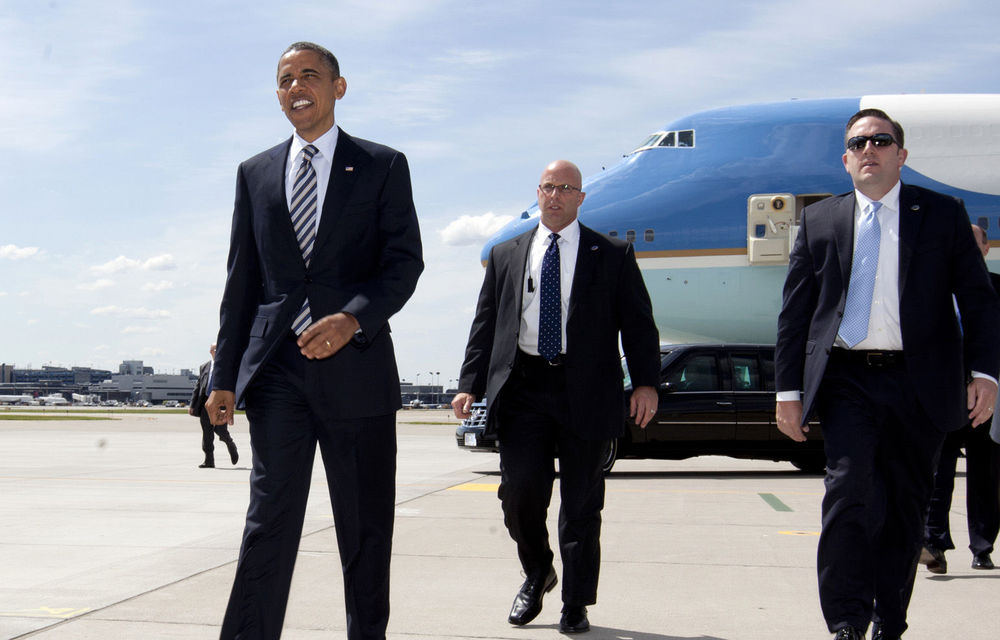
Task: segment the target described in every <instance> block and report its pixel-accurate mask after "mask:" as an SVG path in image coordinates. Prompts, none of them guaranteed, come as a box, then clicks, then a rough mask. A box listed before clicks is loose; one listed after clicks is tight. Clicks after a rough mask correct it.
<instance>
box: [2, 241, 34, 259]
mask: <svg viewBox="0 0 1000 640" xmlns="http://www.w3.org/2000/svg"><path fill="white" fill-rule="evenodd" d="M37 254H38V247H18V246H17V245H13V244H5V245H3V246H2V247H0V258H8V259H10V260H20V259H22V258H30V257H31V256H33V255H37Z"/></svg>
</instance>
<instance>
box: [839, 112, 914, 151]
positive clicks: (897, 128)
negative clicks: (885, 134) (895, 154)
mask: <svg viewBox="0 0 1000 640" xmlns="http://www.w3.org/2000/svg"><path fill="white" fill-rule="evenodd" d="M861 118H878V119H879V120H885V121H886V122H888V123H889V125H890V126H891V127H892V137H893V138H895V139H896V144H898V145H899V148H900V149H902V148H903V127H902V126H901V125H900V124H899V123H898V122H896V121H895V120H893V119H892V118H890V117H889V114H887V113H886V112H885V111H882V110H881V109H862V110H861V111H858V112H857V113H855V114H854V115H853V116H851V119H850V120H848V121H847V126H846V127H844V136H845V137H846V136H847V132H848V131H850V130H851V127H853V126H854V123H855V122H857V121H858V120H860V119H861Z"/></svg>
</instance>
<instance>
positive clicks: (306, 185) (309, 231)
mask: <svg viewBox="0 0 1000 640" xmlns="http://www.w3.org/2000/svg"><path fill="white" fill-rule="evenodd" d="M318 151H319V149H317V148H316V147H314V146H313V145H311V144H310V145H306V146H305V147H303V148H302V164H301V165H299V170H298V171H297V172H296V174H295V184H294V185H293V187H292V226H293V227H294V228H295V239H296V240H298V242H299V249H301V250H302V259H303V260H304V261H305V263H306V267H307V268H308V267H309V261H310V259H311V258H312V252H313V245H315V244H316V198H317V190H316V170H315V169H314V168H313V166H312V159H313V156H315V155H316V153H317V152H318ZM310 324H312V312H311V311H310V310H309V298H306V299H305V300H304V301H303V302H302V309H300V310H299V315H297V316H296V317H295V320H294V322H292V331H294V332H295V335H299V334H300V333H302V332H303V331H305V330H306V327H308V326H309V325H310Z"/></svg>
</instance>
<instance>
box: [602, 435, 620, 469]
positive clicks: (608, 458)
mask: <svg viewBox="0 0 1000 640" xmlns="http://www.w3.org/2000/svg"><path fill="white" fill-rule="evenodd" d="M617 459H618V438H613V439H611V440H609V441H608V448H607V450H606V451H605V452H604V458H603V460H602V461H601V469H602V470H603V471H604V475H608V474H609V473H611V468H612V467H614V466H615V460H617Z"/></svg>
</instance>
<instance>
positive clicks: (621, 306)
mask: <svg viewBox="0 0 1000 640" xmlns="http://www.w3.org/2000/svg"><path fill="white" fill-rule="evenodd" d="M535 230H537V227H536V228H535ZM535 230H532V231H529V232H527V233H523V234H521V235H519V236H517V237H516V238H512V239H511V240H508V241H507V242H503V243H500V244H498V245H496V246H495V247H493V249H492V251H490V258H489V261H488V262H487V264H486V276H485V279H484V281H483V287H482V290H481V291H480V294H479V303H478V306H477V309H476V317H475V319H474V321H473V323H472V331H471V333H470V335H469V344H468V347H467V349H466V353H465V364H463V366H462V373H461V376H460V378H459V386H458V388H459V390H460V391H464V392H467V393H471V394H473V395H475V396H476V397H477V398H483V397H485V398H488V400H489V403H488V411H487V424H488V429H490V430H495V429H496V419H495V416H496V408H497V406H499V404H500V403H502V402H503V386H504V384H505V383H506V382H507V378H508V376H509V375H510V372H511V370H512V369H513V367H514V357H515V355H516V354H517V351H518V348H517V340H518V335H519V333H520V329H521V298H522V293H523V287H524V270H525V266H526V264H527V259H528V251H529V248H530V246H531V239H532V237H533V236H534V233H535ZM619 332H620V333H621V340H622V346H623V347H624V350H625V357H626V359H627V362H628V367H629V373H630V374H631V377H632V384H633V385H635V386H642V385H650V386H654V387H655V386H657V385H658V384H659V376H660V345H659V334H658V332H657V330H656V323H655V322H654V321H653V312H652V305H651V304H650V302H649V294H648V293H647V292H646V285H645V283H644V282H643V280H642V274H641V273H640V272H639V267H638V265H637V264H636V261H635V253H634V251H633V249H632V245H631V244H629V243H627V242H624V241H622V240H618V239H614V238H609V237H607V236H604V235H601V234H599V233H597V232H596V231H593V230H591V229H588V228H587V227H585V226H583V225H580V247H579V250H578V253H577V259H576V267H575V270H574V272H573V286H572V289H571V291H570V298H569V312H568V315H567V318H566V360H565V365H564V366H565V370H566V384H567V387H568V392H569V400H570V412H571V414H570V424H572V425H573V428H574V429H576V430H577V433H578V435H579V436H580V437H582V438H584V439H590V440H602V439H610V438H614V437H617V436H620V435H621V434H622V432H623V429H624V425H625V421H624V412H625V403H624V398H623V389H622V368H621V356H620V354H619V351H618V335H619Z"/></svg>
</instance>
